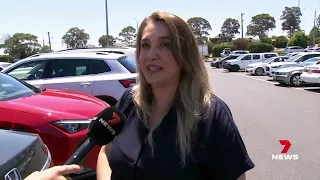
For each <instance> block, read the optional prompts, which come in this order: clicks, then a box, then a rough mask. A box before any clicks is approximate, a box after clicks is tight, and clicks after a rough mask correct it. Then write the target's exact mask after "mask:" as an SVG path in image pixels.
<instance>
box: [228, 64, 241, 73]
mask: <svg viewBox="0 0 320 180" xmlns="http://www.w3.org/2000/svg"><path fill="white" fill-rule="evenodd" d="M239 69H240V67H239V66H238V65H233V66H231V69H230V71H231V72H238V71H239Z"/></svg>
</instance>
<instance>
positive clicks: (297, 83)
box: [290, 74, 302, 87]
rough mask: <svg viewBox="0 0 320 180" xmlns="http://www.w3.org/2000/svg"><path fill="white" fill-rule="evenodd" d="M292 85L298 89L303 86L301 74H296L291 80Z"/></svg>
mask: <svg viewBox="0 0 320 180" xmlns="http://www.w3.org/2000/svg"><path fill="white" fill-rule="evenodd" d="M290 85H291V86H293V87H298V86H301V85H302V80H301V79H300V74H294V75H293V76H292V77H291V78H290Z"/></svg>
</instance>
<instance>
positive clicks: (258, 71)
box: [255, 67, 264, 76]
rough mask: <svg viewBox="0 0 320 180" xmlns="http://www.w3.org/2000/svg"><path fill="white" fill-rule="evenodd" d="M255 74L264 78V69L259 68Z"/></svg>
mask: <svg viewBox="0 0 320 180" xmlns="http://www.w3.org/2000/svg"><path fill="white" fill-rule="evenodd" d="M255 74H256V75H257V76H262V75H263V74H264V69H263V68H262V67H258V68H257V69H256V70H255Z"/></svg>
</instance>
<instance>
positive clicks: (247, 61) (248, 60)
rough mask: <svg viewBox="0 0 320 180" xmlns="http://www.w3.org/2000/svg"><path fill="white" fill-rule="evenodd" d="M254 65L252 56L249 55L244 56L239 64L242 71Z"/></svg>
mask: <svg viewBox="0 0 320 180" xmlns="http://www.w3.org/2000/svg"><path fill="white" fill-rule="evenodd" d="M251 63H252V55H251V54H247V55H244V56H243V57H242V59H241V61H240V63H239V66H240V69H245V68H246V67H247V66H248V64H251Z"/></svg>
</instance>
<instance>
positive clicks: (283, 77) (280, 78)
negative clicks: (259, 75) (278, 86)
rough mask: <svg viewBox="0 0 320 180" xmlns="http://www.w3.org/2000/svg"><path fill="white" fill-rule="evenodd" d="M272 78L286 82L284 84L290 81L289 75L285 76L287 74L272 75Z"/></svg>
mask: <svg viewBox="0 0 320 180" xmlns="http://www.w3.org/2000/svg"><path fill="white" fill-rule="evenodd" d="M273 80H274V81H276V82H279V83H286V84H289V83H290V77H287V76H278V75H274V76H273Z"/></svg>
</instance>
